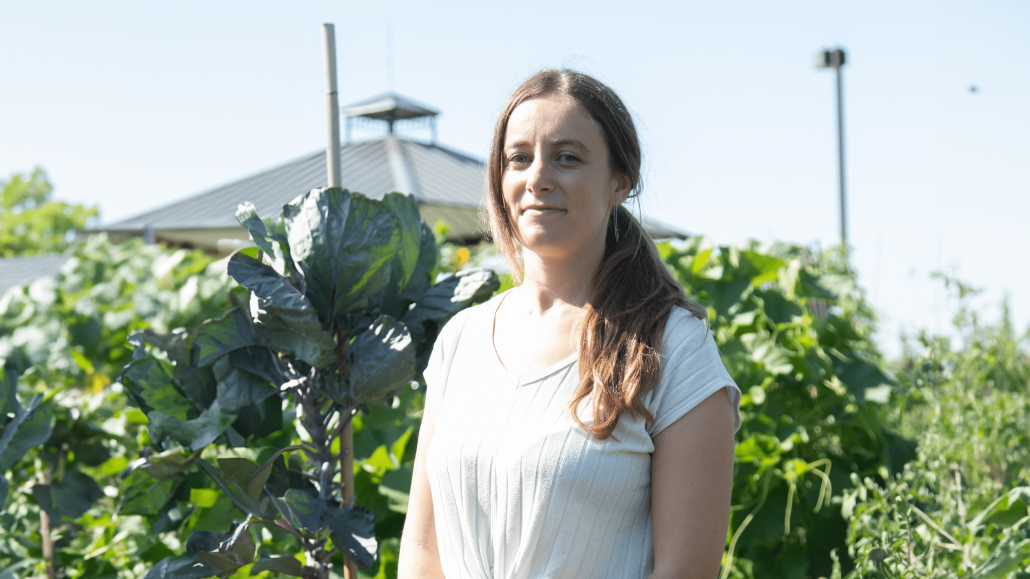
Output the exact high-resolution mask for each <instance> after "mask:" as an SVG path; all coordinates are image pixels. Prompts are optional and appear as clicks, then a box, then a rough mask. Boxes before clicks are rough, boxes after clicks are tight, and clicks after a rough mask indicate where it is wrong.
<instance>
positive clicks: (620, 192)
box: [609, 173, 633, 207]
mask: <svg viewBox="0 0 1030 579" xmlns="http://www.w3.org/2000/svg"><path fill="white" fill-rule="evenodd" d="M632 188H633V184H632V183H631V182H630V180H629V175H626V174H625V173H616V174H614V175H612V192H611V199H610V200H609V202H610V203H611V205H612V207H614V206H616V205H622V204H623V203H624V202H625V201H626V199H629V192H630V190H631V189H632Z"/></svg>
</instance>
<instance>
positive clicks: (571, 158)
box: [558, 153, 579, 163]
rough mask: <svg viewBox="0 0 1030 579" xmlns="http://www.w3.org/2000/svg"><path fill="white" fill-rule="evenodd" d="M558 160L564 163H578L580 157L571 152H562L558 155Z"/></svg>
mask: <svg viewBox="0 0 1030 579" xmlns="http://www.w3.org/2000/svg"><path fill="white" fill-rule="evenodd" d="M558 160H559V161H561V162H562V163H578V162H579V157H577V156H575V155H573V154H571V153H562V154H561V155H559V156H558Z"/></svg>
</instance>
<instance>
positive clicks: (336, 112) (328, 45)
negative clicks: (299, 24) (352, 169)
mask: <svg viewBox="0 0 1030 579" xmlns="http://www.w3.org/2000/svg"><path fill="white" fill-rule="evenodd" d="M322 50H323V52H324V53H325V91H326V92H325V96H326V106H327V107H328V111H327V112H328V115H329V146H328V147H326V150H325V154H326V161H327V162H328V171H329V186H330V187H340V186H341V185H340V181H341V178H340V101H339V97H338V96H337V94H336V32H335V30H334V27H333V25H332V24H330V23H328V22H327V23H325V24H323V25H322Z"/></svg>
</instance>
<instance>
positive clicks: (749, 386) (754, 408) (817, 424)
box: [660, 238, 913, 579]
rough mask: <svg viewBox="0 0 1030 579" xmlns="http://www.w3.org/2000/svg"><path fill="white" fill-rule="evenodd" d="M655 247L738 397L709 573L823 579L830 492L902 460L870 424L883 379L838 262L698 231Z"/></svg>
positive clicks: (834, 539)
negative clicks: (706, 323) (718, 552)
mask: <svg viewBox="0 0 1030 579" xmlns="http://www.w3.org/2000/svg"><path fill="white" fill-rule="evenodd" d="M660 250H661V251H662V254H663V256H664V258H665V261H666V263H667V264H668V266H669V267H670V268H671V270H672V271H673V273H674V274H675V276H676V277H677V279H678V280H679V281H680V283H682V284H683V285H684V287H685V288H686V290H687V292H688V293H689V294H691V295H692V296H693V297H694V298H695V299H697V300H698V301H699V302H701V303H702V304H704V305H706V306H707V307H708V312H709V316H710V318H711V331H712V333H713V334H714V336H715V339H716V342H717V344H718V345H719V349H720V351H721V353H722V356H723V361H724V362H725V364H726V366H727V369H728V370H729V372H730V375H731V376H733V378H734V380H735V381H736V382H737V384H739V385H740V386H741V388H742V390H743V392H744V396H743V399H742V401H741V416H742V420H743V424H742V426H741V430H740V432H739V433H738V434H737V441H738V443H737V448H736V468H735V473H734V480H733V507H732V515H731V524H730V536H729V538H728V545H727V550H726V555H725V559H724V564H723V570H722V575H721V576H722V578H723V579H725V578H726V577H729V576H734V577H755V578H766V577H768V578H773V577H798V578H803V577H806V576H813V577H818V576H828V575H829V574H830V573H831V571H832V569H833V556H834V555H833V553H834V550H835V549H836V550H838V551H841V552H843V551H844V549H843V548H844V547H845V534H846V530H847V524H846V521H845V520H844V519H843V518H842V516H841V512H840V508H839V507H837V506H836V505H837V504H839V501H840V495H839V494H838V495H834V492H835V491H836V492H837V493H839V492H840V490H842V489H846V488H848V487H850V486H851V484H852V483H851V480H850V474H851V473H858V474H860V475H861V476H863V477H864V476H881V477H883V478H886V477H887V476H888V475H889V474H890V473H891V472H895V471H898V470H900V468H901V466H902V465H903V464H904V463H905V462H906V461H908V460H910V459H911V458H912V457H913V444H912V443H910V442H909V441H907V440H904V439H902V438H901V437H899V436H898V435H896V434H894V433H893V432H891V431H890V430H889V429H887V428H886V427H885V426H884V424H883V405H884V404H885V403H886V402H887V401H888V400H889V397H890V394H891V392H892V389H893V387H894V384H895V383H896V381H895V380H894V378H893V377H892V376H891V375H889V374H888V373H886V372H885V371H884V370H883V366H882V362H881V360H880V358H879V356H878V354H877V352H876V350H875V348H874V347H873V344H872V341H871V333H872V312H871V311H870V310H869V309H868V307H867V306H865V303H864V300H863V299H862V295H861V292H860V290H859V289H858V287H857V285H856V283H855V277H854V274H853V273H852V272H851V271H850V270H849V269H848V268H847V266H846V260H845V259H844V257H845V256H842V255H837V254H834V253H827V254H821V255H820V254H815V253H812V252H810V251H808V250H806V249H803V248H800V247H796V246H790V245H785V244H782V243H768V244H758V243H751V244H747V245H744V246H742V247H730V246H725V247H715V246H713V245H712V244H711V243H710V242H709V241H708V240H706V239H704V238H693V239H690V240H688V241H686V242H682V243H664V244H661V245H660ZM843 563H844V565H845V566H846V567H847V568H850V566H851V563H850V561H849V560H847V559H846V558H845V560H844V561H843Z"/></svg>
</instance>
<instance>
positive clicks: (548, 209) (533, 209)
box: [522, 207, 565, 215]
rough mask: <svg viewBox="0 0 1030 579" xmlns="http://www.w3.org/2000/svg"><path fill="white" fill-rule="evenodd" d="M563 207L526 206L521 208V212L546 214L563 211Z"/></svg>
mask: <svg viewBox="0 0 1030 579" xmlns="http://www.w3.org/2000/svg"><path fill="white" fill-rule="evenodd" d="M564 212H565V210H564V209H558V208H555V207H528V208H526V209H523V210H522V213H524V214H526V215H547V214H551V213H564Z"/></svg>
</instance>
